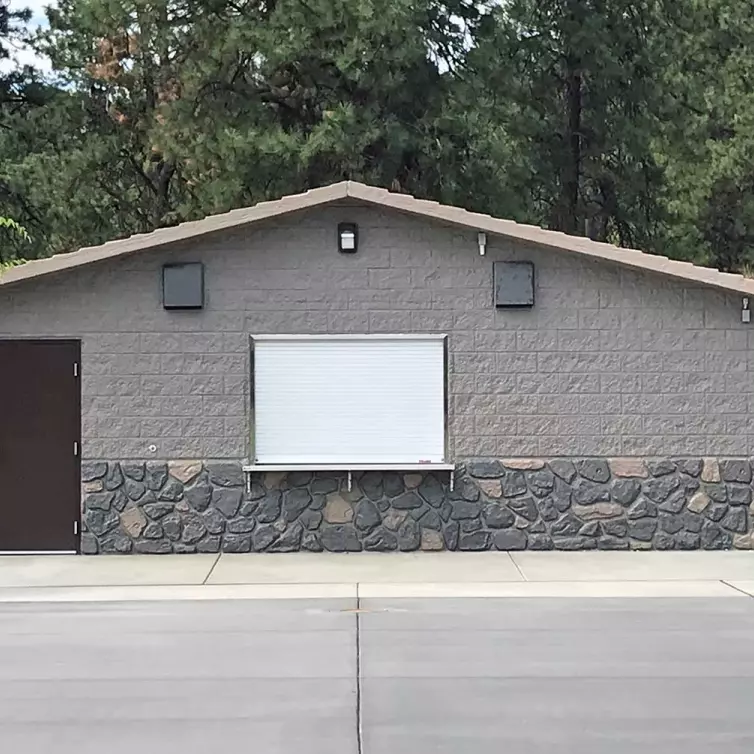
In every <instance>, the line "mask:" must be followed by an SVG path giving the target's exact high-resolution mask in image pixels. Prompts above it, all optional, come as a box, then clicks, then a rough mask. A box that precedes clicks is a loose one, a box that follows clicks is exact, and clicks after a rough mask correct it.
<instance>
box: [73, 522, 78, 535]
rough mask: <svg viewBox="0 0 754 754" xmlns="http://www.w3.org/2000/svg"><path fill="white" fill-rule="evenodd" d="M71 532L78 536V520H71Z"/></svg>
mask: <svg viewBox="0 0 754 754" xmlns="http://www.w3.org/2000/svg"><path fill="white" fill-rule="evenodd" d="M73 533H74V534H75V535H77V536H78V533H79V522H78V521H74V522H73Z"/></svg>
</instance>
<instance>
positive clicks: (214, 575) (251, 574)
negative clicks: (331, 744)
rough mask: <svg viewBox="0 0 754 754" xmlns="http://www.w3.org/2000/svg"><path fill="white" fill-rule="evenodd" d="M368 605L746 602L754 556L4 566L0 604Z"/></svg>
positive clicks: (320, 557)
mask: <svg viewBox="0 0 754 754" xmlns="http://www.w3.org/2000/svg"><path fill="white" fill-rule="evenodd" d="M357 592H358V594H359V595H360V596H362V597H375V598H377V597H432V596H436V597H487V596H488V597H508V596H509V597H527V596H530V597H558V596H564V597H578V596H582V597H611V596H613V597H651V596H655V597H673V596H676V597H694V596H697V597H717V596H721V597H740V598H743V597H745V596H751V595H754V553H750V552H573V553H560V552H522V553H503V552H484V553H400V554H399V553H389V554H382V553H356V554H327V553H316V554H309V553H292V554H289V555H288V554H275V555H259V554H255V555H222V556H218V555H180V556H150V555H139V556H135V555H124V556H117V555H114V556H97V557H77V556H3V557H0V602H3V601H6V602H7V601H11V602H12V601H15V602H23V601H47V600H52V601H80V600H88V601H91V600H98V599H110V600H142V599H153V600H163V599H173V600H177V599H253V598H259V599H265V598H309V597H312V598H313V597H322V598H351V597H355V596H356V594H357Z"/></svg>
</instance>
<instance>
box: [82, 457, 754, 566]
mask: <svg viewBox="0 0 754 754" xmlns="http://www.w3.org/2000/svg"><path fill="white" fill-rule="evenodd" d="M751 500H752V463H751V461H750V459H716V458H685V459H669V458H663V459H646V460H642V459H638V458H622V459H612V460H610V461H607V460H604V459H598V458H584V459H570V458H563V459H548V460H540V459H514V460H479V461H470V462H468V463H466V464H464V465H459V467H458V468H457V470H456V483H455V489H454V491H453V492H451V491H450V490H449V486H448V479H447V475H440V474H438V475H435V474H434V473H431V472H430V473H423V474H419V473H402V474H401V473H396V472H365V473H354V475H353V488H352V490H350V491H349V490H348V489H347V484H346V476H345V474H333V473H312V472H308V471H291V472H288V473H279V472H267V473H255V474H254V475H253V476H252V483H251V485H250V488H249V491H247V489H246V485H245V478H244V473H243V471H242V464H241V463H240V462H239V463H235V462H225V461H224V462H212V461H206V462H202V461H173V462H156V461H146V462H134V461H128V462H125V461H124V462H117V461H95V462H86V463H84V464H82V513H83V533H82V541H81V549H82V552H84V553H87V554H95V553H100V552H101V553H130V552H135V553H193V552H221V551H222V552H252V551H253V552H294V551H299V550H308V551H312V552H320V551H322V550H328V551H332V552H357V551H362V550H370V551H390V550H400V551H404V552H408V551H414V550H477V551H478V550H524V549H529V550H552V549H556V550H595V549H602V550H628V549H642V550H643V549H657V550H671V549H679V550H695V549H707V550H714V549H727V548H731V547H734V548H738V549H752V547H753V546H754V537H753V535H752V530H751V509H750V506H751Z"/></svg>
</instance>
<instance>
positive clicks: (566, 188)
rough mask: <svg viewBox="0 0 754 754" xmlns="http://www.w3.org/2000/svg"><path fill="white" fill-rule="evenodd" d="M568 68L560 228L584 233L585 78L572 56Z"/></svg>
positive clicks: (568, 231) (580, 233)
mask: <svg viewBox="0 0 754 754" xmlns="http://www.w3.org/2000/svg"><path fill="white" fill-rule="evenodd" d="M566 65H567V71H566V80H565V84H566V91H565V106H566V123H567V125H566V134H565V135H566V138H565V146H566V154H565V161H564V168H563V181H562V189H561V199H560V206H561V217H560V226H561V227H560V230H562V231H564V232H565V233H573V234H578V235H583V234H584V231H585V228H584V217H583V212H581V206H580V204H581V202H580V201H579V193H580V187H581V109H582V81H581V73H580V71H579V69H578V66H577V63H576V61H574V60H572V59H569V60H568V62H567V64H566Z"/></svg>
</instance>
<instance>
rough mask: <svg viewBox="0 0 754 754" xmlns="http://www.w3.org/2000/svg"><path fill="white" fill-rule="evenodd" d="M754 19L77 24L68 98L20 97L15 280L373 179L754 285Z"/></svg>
mask: <svg viewBox="0 0 754 754" xmlns="http://www.w3.org/2000/svg"><path fill="white" fill-rule="evenodd" d="M0 2H2V0H0ZM749 5H750V3H748V2H747V0H685V2H684V3H681V4H676V3H667V2H665V1H664V0H506V2H504V3H501V2H496V1H494V0H489V2H483V1H482V0H444V1H443V0H392V1H391V2H389V3H386V2H384V0H60V2H59V3H58V4H57V5H56V6H55V7H54V8H53V9H51V10H50V11H49V12H48V13H49V19H50V28H49V29H48V30H46V31H44V32H40V33H38V34H37V35H36V37H35V39H34V41H33V44H34V45H35V47H36V48H37V50H38V51H39V52H40V53H42V54H45V55H48V56H49V58H50V59H51V60H52V64H53V69H54V72H55V73H54V76H53V77H48V79H47V80H43V79H41V78H40V77H39V75H38V74H37V73H36V72H34V71H31V70H29V69H26V70H16V71H13V72H12V73H11V74H10V75H9V76H7V77H6V78H5V79H2V78H0V214H3V215H7V216H12V217H14V218H17V219H18V221H19V222H20V223H21V224H22V225H24V226H25V227H27V228H28V229H29V231H30V235H31V242H26V241H25V240H23V243H22V239H21V238H20V237H19V236H18V235H17V234H16V235H15V237H14V239H13V240H12V241H10V242H8V243H6V245H5V246H4V254H5V257H6V258H10V257H13V256H16V255H23V256H25V257H27V258H34V257H38V256H43V255H46V254H51V253H58V252H61V251H67V250H70V249H72V248H75V247H77V246H80V245H89V244H96V243H99V242H102V241H105V240H107V239H110V238H114V237H120V236H124V235H128V234H131V233H137V232H143V231H148V230H150V229H152V228H155V227H159V226H161V225H167V224H173V223H177V222H181V221H184V220H187V219H193V218H198V217H201V216H204V215H206V214H208V213H212V212H218V211H224V210H227V209H231V208H233V207H237V206H241V205H246V204H250V203H252V202H255V201H259V200H262V199H266V198H271V197H276V196H281V195H283V194H286V193H291V192H295V191H301V190H305V189H307V188H311V187H314V186H318V185H323V184H325V183H328V182H331V181H335V180H341V179H344V178H352V179H355V180H361V181H365V182H369V183H374V184H377V185H381V186H385V187H388V188H390V189H392V190H394V191H406V192H410V193H413V194H416V195H418V196H420V197H426V198H432V199H436V200H439V201H444V202H450V203H455V204H459V205H461V206H465V207H468V208H470V209H475V210H478V211H483V212H490V213H493V214H496V215H499V216H504V217H510V218H513V219H516V220H520V221H525V222H531V223H535V224H540V225H544V226H546V227H550V228H554V229H559V230H563V231H566V232H569V233H575V234H582V235H588V236H590V237H592V238H595V239H599V240H608V241H611V242H615V243H619V244H623V245H630V246H639V247H641V248H645V249H647V250H650V251H658V252H660V253H663V254H668V255H671V256H675V257H678V258H684V259H690V260H693V261H697V262H703V263H709V264H713V265H716V266H718V267H720V268H722V269H732V270H736V269H742V268H743V267H744V266H746V265H751V264H754V251H752V241H754V198H752V197H754V191H752V189H754V169H753V168H752V167H751V166H752V165H753V164H754V160H752V157H754V100H752V97H751V91H752V82H753V80H754V52H752V50H754V17H752V14H751V13H750V8H749ZM0 8H2V6H1V5H0ZM3 19H5V20H4V21H3ZM20 20H21V19H20V18H18V17H16V18H13V19H11V17H10V16H9V15H8V14H7V13H6V14H5V16H3V15H2V13H1V12H0V57H2V55H3V50H5V49H6V47H7V45H6V43H5V41H4V40H8V39H9V38H10V35H12V34H14V35H18V34H20V33H22V32H21V27H20V26H19V21H20ZM22 246H23V248H22Z"/></svg>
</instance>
